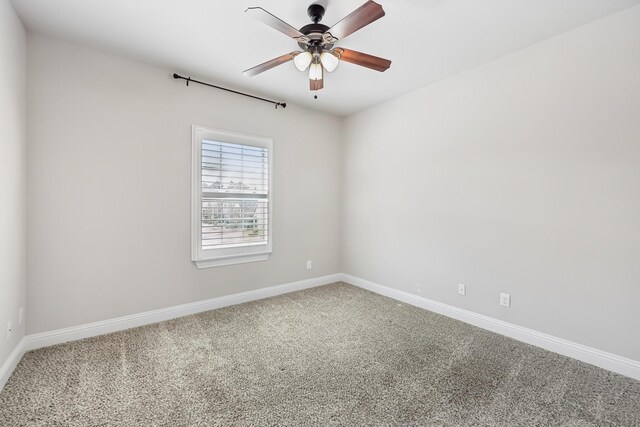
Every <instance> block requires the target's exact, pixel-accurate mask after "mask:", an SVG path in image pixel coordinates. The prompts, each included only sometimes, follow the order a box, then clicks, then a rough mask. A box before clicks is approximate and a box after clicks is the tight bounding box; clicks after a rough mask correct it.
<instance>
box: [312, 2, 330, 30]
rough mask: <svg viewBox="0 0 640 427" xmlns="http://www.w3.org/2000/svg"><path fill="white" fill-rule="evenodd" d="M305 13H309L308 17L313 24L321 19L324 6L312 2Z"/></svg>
mask: <svg viewBox="0 0 640 427" xmlns="http://www.w3.org/2000/svg"><path fill="white" fill-rule="evenodd" d="M307 15H309V18H311V20H312V21H313V23H314V24H317V23H318V22H320V21H322V17H323V16H324V6H322V5H321V4H312V5H311V6H309V8H308V9H307ZM327 28H328V27H327Z"/></svg>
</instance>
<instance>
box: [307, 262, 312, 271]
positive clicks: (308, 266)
mask: <svg viewBox="0 0 640 427" xmlns="http://www.w3.org/2000/svg"><path fill="white" fill-rule="evenodd" d="M312 268H313V263H312V262H311V261H307V270H311V269H312Z"/></svg>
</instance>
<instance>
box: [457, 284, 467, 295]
mask: <svg viewBox="0 0 640 427" xmlns="http://www.w3.org/2000/svg"><path fill="white" fill-rule="evenodd" d="M458 293H459V294H460V295H467V285H465V284H464V283H458Z"/></svg>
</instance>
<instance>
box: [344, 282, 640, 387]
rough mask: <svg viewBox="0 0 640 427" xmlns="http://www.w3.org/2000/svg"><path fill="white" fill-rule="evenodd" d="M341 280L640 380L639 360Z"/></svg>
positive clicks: (371, 284)
mask: <svg viewBox="0 0 640 427" xmlns="http://www.w3.org/2000/svg"><path fill="white" fill-rule="evenodd" d="M341 279H342V281H343V282H346V283H349V284H352V285H355V286H358V287H360V288H363V289H366V290H369V291H371V292H375V293H377V294H380V295H384V296H386V297H389V298H393V299H395V300H398V301H402V302H404V303H406V304H411V305H414V306H416V307H420V308H423V309H425V310H429V311H433V312H435V313H438V314H442V315H444V316H447V317H451V318H453V319H457V320H460V321H462V322H465V323H469V324H471V325H474V326H478V327H480V328H482V329H486V330H489V331H492V332H496V333H498V334H501V335H505V336H507V337H510V338H513V339H516V340H518V341H522V342H525V343H527V344H531V345H535V346H536V347H540V348H543V349H545V350H549V351H552V352H554V353H558V354H561V355H563V356H567V357H571V358H573V359H577V360H580V361H582V362H586V363H590V364H592V365H595V366H598V367H600V368H603V369H607V370H609V371H613V372H616V373H618V374H621V375H625V376H627V377H631V378H634V379H636V380H640V362H639V361H636V360H632V359H628V358H625V357H622V356H618V355H616V354H612V353H607V352H606V351H602V350H598V349H595V348H592V347H587V346H586V345H582V344H578V343H575V342H571V341H568V340H565V339H563V338H558V337H554V336H552V335H548V334H545V333H542V332H538V331H535V330H533V329H528V328H523V327H522V326H518V325H514V324H512V323H508V322H504V321H502V320H498V319H494V318H492V317H489V316H484V315H482V314H477V313H474V312H472V311H469V310H464V309H462V308H458V307H454V306H451V305H448V304H443V303H441V302H438V301H433V300H430V299H427V298H423V297H421V296H418V295H413V294H410V293H408V292H404V291H400V290H398V289H394V288H390V287H388V286H383V285H380V284H377V283H374V282H371V281H368V280H365V279H360V278H358V277H354V276H351V275H348V274H343V275H342V278H341Z"/></svg>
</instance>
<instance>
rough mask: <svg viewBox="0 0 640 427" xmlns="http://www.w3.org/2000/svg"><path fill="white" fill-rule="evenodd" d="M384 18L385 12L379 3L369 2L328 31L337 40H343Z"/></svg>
mask: <svg viewBox="0 0 640 427" xmlns="http://www.w3.org/2000/svg"><path fill="white" fill-rule="evenodd" d="M383 16H384V10H383V9H382V6H380V5H379V4H378V3H376V2H374V1H371V0H369V1H368V2H366V3H365V4H363V5H362V6H360V7H359V8H357V9H356V10H354V11H353V12H351V13H350V14H349V15H347V16H345V17H344V18H342V20H341V21H340V22H338V23H337V24H335V25H334V26H333V27H331V28H329V30H327V33H329V34H331V35H332V36H333V37H335V38H337V39H339V40H340V39H343V38H345V37H347V36H348V35H349V34H351V33H355V32H356V31H358V30H359V29H360V28H362V27H365V26H367V25H369V24H371V23H372V22H373V21H376V20H378V19H380V18H382V17H383Z"/></svg>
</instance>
